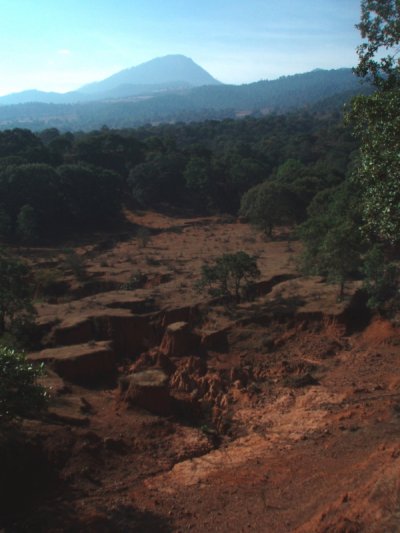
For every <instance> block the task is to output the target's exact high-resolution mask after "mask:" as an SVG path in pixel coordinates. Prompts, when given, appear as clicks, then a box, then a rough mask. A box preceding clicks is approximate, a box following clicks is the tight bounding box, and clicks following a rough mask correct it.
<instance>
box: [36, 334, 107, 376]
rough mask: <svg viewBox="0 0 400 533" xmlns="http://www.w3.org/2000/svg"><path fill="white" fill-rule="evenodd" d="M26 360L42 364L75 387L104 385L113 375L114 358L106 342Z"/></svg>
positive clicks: (51, 352) (62, 349) (41, 353)
mask: <svg viewBox="0 0 400 533" xmlns="http://www.w3.org/2000/svg"><path fill="white" fill-rule="evenodd" d="M27 359H28V360H29V361H32V362H43V363H46V364H47V365H48V366H49V367H50V368H52V369H53V370H54V371H55V372H56V373H57V374H58V375H59V376H61V377H62V378H64V379H66V380H68V381H72V382H73V383H79V384H86V383H89V384H90V383H98V382H99V381H108V380H110V378H111V377H112V376H113V375H114V373H115V371H116V355H115V352H114V350H113V347H112V344H111V342H108V341H103V342H90V343H87V344H79V345H75V346H64V347H62V348H50V349H47V350H42V351H41V352H37V353H32V354H30V355H28V357H27Z"/></svg>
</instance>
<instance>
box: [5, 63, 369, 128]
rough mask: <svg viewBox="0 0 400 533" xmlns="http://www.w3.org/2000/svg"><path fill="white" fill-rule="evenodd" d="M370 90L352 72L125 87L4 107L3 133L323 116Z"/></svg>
mask: <svg viewBox="0 0 400 533" xmlns="http://www.w3.org/2000/svg"><path fill="white" fill-rule="evenodd" d="M119 81H120V80H119ZM103 88H104V86H103ZM370 90H371V89H370V87H368V86H367V85H365V84H364V85H361V84H360V81H359V80H358V78H357V77H355V76H354V74H353V72H352V70H351V69H348V68H347V69H346V68H343V69H338V70H321V69H317V70H314V71H312V72H307V73H304V74H296V75H293V76H285V77H282V78H279V79H277V80H271V81H259V82H256V83H249V84H246V85H223V84H214V85H207V86H199V87H187V86H182V85H181V84H180V83H179V82H177V84H176V85H175V86H174V85H173V84H172V83H171V84H170V85H169V86H168V88H167V87H166V85H165V84H158V85H144V84H142V85H131V84H125V85H123V84H121V85H119V86H117V87H115V88H114V89H110V90H108V91H102V92H98V93H93V94H95V95H96V100H93V94H85V95H84V97H85V98H88V99H90V100H91V101H88V100H87V101H85V100H84V99H82V100H80V102H79V103H68V104H65V103H58V102H54V103H51V104H46V103H42V102H40V103H39V102H36V103H29V104H19V105H8V106H5V105H3V106H0V129H6V128H11V127H25V128H29V129H32V130H40V129H44V128H48V127H56V128H59V129H60V130H80V129H81V130H91V129H96V128H101V127H102V126H103V125H106V126H108V127H110V128H125V127H137V126H140V125H143V124H146V123H155V124H158V123H162V122H178V121H183V122H187V121H199V120H206V119H217V120H218V119H223V118H238V117H243V116H247V115H252V116H261V115H265V114H268V113H273V112H278V113H284V112H287V111H292V110H297V109H302V108H308V109H317V108H318V112H324V107H325V106H327V107H329V109H332V108H335V109H336V108H337V109H338V110H340V109H341V108H342V106H343V103H344V102H346V101H348V100H349V99H350V98H351V97H352V96H354V95H356V94H359V93H362V92H368V91H370ZM50 94H52V93H50ZM79 94H82V95H83V93H79ZM315 106H317V107H315Z"/></svg>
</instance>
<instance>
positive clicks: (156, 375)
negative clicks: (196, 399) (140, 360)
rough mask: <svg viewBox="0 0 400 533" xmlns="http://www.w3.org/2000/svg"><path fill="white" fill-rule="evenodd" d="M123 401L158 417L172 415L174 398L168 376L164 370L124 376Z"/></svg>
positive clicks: (122, 384) (121, 382)
mask: <svg viewBox="0 0 400 533" xmlns="http://www.w3.org/2000/svg"><path fill="white" fill-rule="evenodd" d="M119 391H120V397H121V399H122V400H124V401H126V402H127V403H128V404H130V405H133V406H136V407H140V408H142V409H146V410H147V411H150V412H151V413H154V414H157V415H169V414H171V413H172V403H173V402H172V398H171V396H170V393H169V388H168V376H167V374H165V372H163V371H162V370H159V369H156V370H144V371H142V372H137V373H136V374H129V375H128V376H123V377H121V378H120V380H119Z"/></svg>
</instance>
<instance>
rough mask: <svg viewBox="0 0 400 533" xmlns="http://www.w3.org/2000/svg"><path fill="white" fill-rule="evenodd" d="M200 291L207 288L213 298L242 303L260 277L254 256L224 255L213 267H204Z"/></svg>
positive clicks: (243, 253) (243, 254) (240, 253)
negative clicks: (251, 284)
mask: <svg viewBox="0 0 400 533" xmlns="http://www.w3.org/2000/svg"><path fill="white" fill-rule="evenodd" d="M201 273H202V276H201V279H200V282H199V283H198V287H199V288H200V289H202V288H204V287H207V288H208V292H209V294H211V295H212V296H223V297H227V298H229V299H230V300H235V302H236V303H238V302H240V300H241V299H242V298H243V296H244V294H245V293H246V289H247V288H248V287H249V285H250V283H251V281H252V280H254V279H256V278H258V277H259V275H260V271H259V270H258V267H257V261H256V258H255V257H254V256H250V255H248V254H246V252H242V251H240V252H236V253H235V254H223V255H221V256H220V257H217V259H216V260H215V263H214V264H213V265H203V267H202V269H201Z"/></svg>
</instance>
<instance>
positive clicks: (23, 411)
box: [0, 346, 48, 421]
mask: <svg viewBox="0 0 400 533" xmlns="http://www.w3.org/2000/svg"><path fill="white" fill-rule="evenodd" d="M42 371H43V368H42V366H39V367H35V366H34V365H32V364H31V363H29V362H28V361H27V360H26V359H25V355H24V354H23V353H22V352H17V351H16V350H14V349H13V348H10V347H8V346H0V421H5V420H11V419H13V418H16V417H21V416H27V417H33V416H36V415H37V414H38V413H40V411H42V410H43V409H44V408H45V407H46V404H47V400H48V395H47V392H46V390H45V389H44V387H42V386H40V385H38V384H37V382H36V380H37V378H38V376H40V374H41V373H42Z"/></svg>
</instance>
